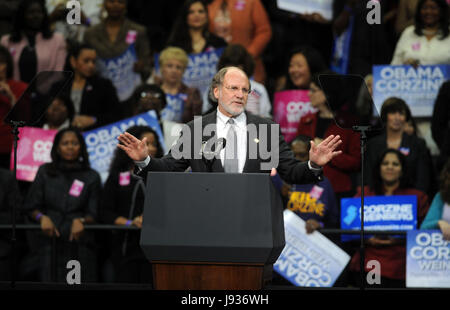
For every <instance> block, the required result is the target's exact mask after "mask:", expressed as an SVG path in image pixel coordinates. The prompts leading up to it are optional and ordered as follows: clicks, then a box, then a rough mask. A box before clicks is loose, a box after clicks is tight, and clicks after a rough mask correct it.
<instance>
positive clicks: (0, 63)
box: [0, 45, 27, 168]
mask: <svg viewBox="0 0 450 310" xmlns="http://www.w3.org/2000/svg"><path fill="white" fill-rule="evenodd" d="M13 66H14V65H13V60H12V57H11V54H10V53H9V52H8V50H7V49H6V47H4V46H1V45H0V120H1V121H0V136H1V137H2V138H1V139H0V167H3V168H9V162H10V158H11V149H12V143H13V135H12V133H11V129H12V128H11V126H10V125H9V124H5V123H4V122H3V119H4V118H5V116H6V115H7V114H8V112H9V111H10V110H11V108H12V107H13V106H14V105H15V103H16V101H17V100H18V99H19V97H20V96H21V95H22V93H23V92H24V91H25V89H26V88H27V84H26V83H24V82H21V81H17V80H14V79H13Z"/></svg>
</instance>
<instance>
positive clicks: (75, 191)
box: [69, 179, 84, 197]
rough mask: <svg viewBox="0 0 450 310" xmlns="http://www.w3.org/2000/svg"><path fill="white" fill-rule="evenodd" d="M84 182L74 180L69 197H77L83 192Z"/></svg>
mask: <svg viewBox="0 0 450 310" xmlns="http://www.w3.org/2000/svg"><path fill="white" fill-rule="evenodd" d="M83 187H84V182H82V181H80V180H77V179H75V180H74V181H73V183H72V186H71V187H70V191H69V195H70V196H74V197H79V196H80V195H81V192H82V191H83Z"/></svg>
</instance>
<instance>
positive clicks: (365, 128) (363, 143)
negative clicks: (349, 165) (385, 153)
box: [353, 126, 371, 290]
mask: <svg viewBox="0 0 450 310" xmlns="http://www.w3.org/2000/svg"><path fill="white" fill-rule="evenodd" d="M353 131H356V132H358V133H359V134H360V138H359V141H360V145H361V231H360V239H361V244H360V247H359V258H360V267H359V269H360V275H361V287H360V288H361V290H364V289H365V281H366V279H365V278H364V271H365V270H366V268H365V266H364V265H365V264H364V261H365V257H364V152H365V149H366V142H367V132H368V131H371V127H370V126H353Z"/></svg>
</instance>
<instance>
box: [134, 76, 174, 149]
mask: <svg viewBox="0 0 450 310" xmlns="http://www.w3.org/2000/svg"><path fill="white" fill-rule="evenodd" d="M166 105H167V101H166V94H165V93H164V91H163V90H162V89H161V88H160V87H159V86H158V85H155V84H142V85H140V86H138V87H137V88H136V89H135V91H134V93H133V95H132V96H131V97H130V100H129V103H128V106H129V107H130V114H129V116H130V117H131V116H134V115H137V114H141V113H145V112H147V111H149V110H154V111H155V112H156V115H157V117H158V122H159V127H160V128H161V131H162V134H163V135H164V145H165V149H166V150H169V149H170V148H171V146H172V145H173V144H174V143H175V142H176V141H177V140H178V137H179V132H180V130H181V124H179V123H176V122H173V121H169V120H165V119H162V118H161V111H163V110H164V108H165V107H166Z"/></svg>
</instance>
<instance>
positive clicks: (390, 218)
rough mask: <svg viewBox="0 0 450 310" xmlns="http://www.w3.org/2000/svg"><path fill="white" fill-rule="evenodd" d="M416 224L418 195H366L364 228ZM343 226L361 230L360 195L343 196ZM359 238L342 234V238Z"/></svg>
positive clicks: (410, 227) (404, 227) (394, 228)
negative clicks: (354, 196) (356, 196)
mask: <svg viewBox="0 0 450 310" xmlns="http://www.w3.org/2000/svg"><path fill="white" fill-rule="evenodd" d="M416 227H417V196H415V195H404V196H401V195H399V196H368V197H364V230H412V229H416ZM341 229H353V230H360V229H361V198H360V197H358V198H342V199H341ZM367 237H369V236H367ZM358 238H359V236H350V235H342V241H349V240H353V239H358Z"/></svg>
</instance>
